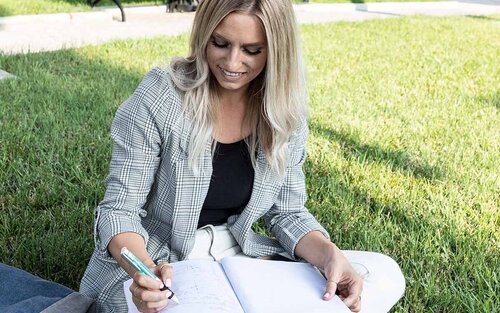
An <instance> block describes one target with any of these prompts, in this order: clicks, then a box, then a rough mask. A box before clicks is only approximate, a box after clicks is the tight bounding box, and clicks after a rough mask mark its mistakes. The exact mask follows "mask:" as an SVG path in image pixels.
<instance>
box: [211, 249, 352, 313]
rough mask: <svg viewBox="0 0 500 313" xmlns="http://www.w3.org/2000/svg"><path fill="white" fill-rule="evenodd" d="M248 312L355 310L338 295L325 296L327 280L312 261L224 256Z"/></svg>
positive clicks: (282, 312)
mask: <svg viewBox="0 0 500 313" xmlns="http://www.w3.org/2000/svg"><path fill="white" fill-rule="evenodd" d="M221 264H222V267H223V268H224V271H225V272H226V276H227V277H228V278H229V281H230V282H231V285H232V286H233V290H234V291H235V293H236V295H237V296H238V299H239V300H240V303H241V306H242V307H243V309H244V311H245V313H269V312H273V313H341V312H342V313H344V312H345V313H351V311H350V310H349V309H348V308H347V307H346V306H345V304H344V303H343V302H342V301H341V300H340V298H339V297H338V296H335V297H334V298H333V299H332V300H330V301H324V300H323V299H322V297H323V294H324V292H325V286H326V280H325V278H324V277H323V276H322V275H321V274H320V273H319V271H318V270H317V269H316V268H315V267H313V266H312V265H311V264H308V263H299V262H284V261H268V260H259V259H250V258H237V257H233V258H231V257H228V258H224V259H222V260H221Z"/></svg>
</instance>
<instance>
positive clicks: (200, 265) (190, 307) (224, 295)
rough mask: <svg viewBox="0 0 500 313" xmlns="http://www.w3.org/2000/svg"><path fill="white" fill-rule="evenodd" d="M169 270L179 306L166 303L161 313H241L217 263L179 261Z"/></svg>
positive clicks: (127, 285) (132, 310) (127, 284)
mask: <svg viewBox="0 0 500 313" xmlns="http://www.w3.org/2000/svg"><path fill="white" fill-rule="evenodd" d="M171 265H172V267H173V271H174V274H173V279H172V290H173V291H174V292H175V295H176V296H177V298H179V302H180V304H175V303H174V302H173V301H170V302H169V303H168V305H167V307H166V308H165V309H163V310H162V311H161V312H162V313H163V312H165V313H244V312H243V310H242V309H241V306H240V304H239V302H238V299H237V298H236V296H235V294H234V292H233V290H232V289H231V285H230V283H229V281H228V280H227V278H226V276H224V272H223V271H222V269H221V266H220V264H219V263H217V262H213V261H207V260H190V261H181V262H177V263H172V264H171ZM131 284H132V279H130V280H128V281H126V282H125V283H124V284H123V288H124V290H125V297H126V299H127V305H128V308H129V312H130V313H138V310H137V308H136V307H135V305H134V303H133V302H132V295H131V293H130V290H129V288H130V285H131Z"/></svg>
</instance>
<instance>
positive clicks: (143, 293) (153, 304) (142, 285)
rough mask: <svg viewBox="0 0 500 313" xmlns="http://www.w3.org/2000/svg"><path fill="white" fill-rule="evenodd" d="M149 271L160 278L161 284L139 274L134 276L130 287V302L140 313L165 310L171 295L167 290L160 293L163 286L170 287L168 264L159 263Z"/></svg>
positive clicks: (170, 272)
mask: <svg viewBox="0 0 500 313" xmlns="http://www.w3.org/2000/svg"><path fill="white" fill-rule="evenodd" d="M151 270H152V271H153V272H154V273H155V274H156V275H157V276H158V277H160V278H161V280H162V282H160V281H158V280H155V279H153V278H151V277H148V276H146V275H143V274H141V273H139V272H136V273H135V274H134V277H133V278H134V282H133V283H132V285H130V292H131V293H132V301H133V302H134V304H135V306H136V307H137V309H138V310H139V312H142V313H153V312H159V311H160V310H162V309H163V308H165V307H166V306H167V304H168V302H169V299H168V298H169V296H170V295H171V294H172V293H171V292H170V291H169V290H168V289H167V290H164V291H161V290H160V289H162V288H163V287H164V286H167V287H169V288H170V287H171V286H172V268H171V267H170V265H169V264H168V263H164V262H162V263H160V264H158V265H156V266H154V267H152V268H151Z"/></svg>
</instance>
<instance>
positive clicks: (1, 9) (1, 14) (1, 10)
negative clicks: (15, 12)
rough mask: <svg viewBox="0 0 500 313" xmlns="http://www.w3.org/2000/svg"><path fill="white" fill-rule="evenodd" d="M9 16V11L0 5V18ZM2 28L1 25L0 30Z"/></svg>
mask: <svg viewBox="0 0 500 313" xmlns="http://www.w3.org/2000/svg"><path fill="white" fill-rule="evenodd" d="M10 15H11V13H10V11H9V10H8V9H7V8H6V7H4V6H2V5H0V17H5V16H10ZM2 28H3V27H2V24H0V29H2Z"/></svg>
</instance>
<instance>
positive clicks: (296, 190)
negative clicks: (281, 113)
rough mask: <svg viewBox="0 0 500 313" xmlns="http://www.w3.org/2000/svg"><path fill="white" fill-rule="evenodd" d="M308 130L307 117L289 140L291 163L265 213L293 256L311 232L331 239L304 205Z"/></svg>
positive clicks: (273, 232)
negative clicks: (303, 168) (272, 203)
mask: <svg viewBox="0 0 500 313" xmlns="http://www.w3.org/2000/svg"><path fill="white" fill-rule="evenodd" d="M308 134H309V129H308V126H307V121H304V122H303V123H302V124H301V126H300V128H299V130H298V131H297V132H296V133H295V134H294V136H293V137H292V140H291V141H290V144H289V149H290V150H289V151H290V154H289V161H288V166H287V168H286V173H285V177H284V181H283V184H282V186H281V189H280V190H279V193H278V196H277V199H276V201H275V203H274V205H273V206H272V208H271V209H270V210H269V211H268V212H267V213H266V215H264V221H265V223H266V226H267V228H268V229H269V230H270V231H271V233H272V234H273V235H274V236H275V238H276V239H277V240H278V242H279V243H280V244H281V246H282V247H283V248H284V249H285V251H286V252H287V253H288V254H289V255H290V256H291V257H293V258H296V257H295V247H296V246H297V243H298V242H299V240H300V239H302V237H304V236H305V235H306V234H308V233H309V232H311V231H314V230H318V231H320V232H321V233H323V235H324V236H325V237H326V238H328V239H330V236H329V234H328V232H327V231H326V230H325V229H324V228H323V227H322V226H321V225H320V224H319V223H318V221H317V220H316V218H315V217H314V216H313V215H312V214H311V213H309V211H308V210H307V208H306V207H305V202H306V199H307V194H306V186H305V175H304V172H303V170H302V166H303V164H304V161H305V159H306V146H305V144H306V140H307V136H308Z"/></svg>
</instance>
